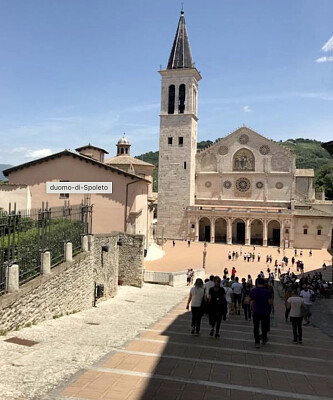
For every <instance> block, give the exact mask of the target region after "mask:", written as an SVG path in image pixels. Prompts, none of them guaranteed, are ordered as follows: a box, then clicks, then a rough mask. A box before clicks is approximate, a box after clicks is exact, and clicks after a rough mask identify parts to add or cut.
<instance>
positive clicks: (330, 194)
mask: <svg viewBox="0 0 333 400" xmlns="http://www.w3.org/2000/svg"><path fill="white" fill-rule="evenodd" d="M314 185H315V188H316V189H324V190H325V196H326V198H327V199H330V200H333V163H332V162H331V163H330V164H325V165H323V166H322V167H320V168H319V170H318V171H317V172H316V174H315V179H314Z"/></svg>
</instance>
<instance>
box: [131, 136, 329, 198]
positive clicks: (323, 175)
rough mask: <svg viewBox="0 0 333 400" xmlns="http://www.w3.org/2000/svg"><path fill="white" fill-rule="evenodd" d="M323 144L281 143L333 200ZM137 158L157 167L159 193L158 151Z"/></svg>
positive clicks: (207, 143) (201, 145) (203, 145)
mask: <svg viewBox="0 0 333 400" xmlns="http://www.w3.org/2000/svg"><path fill="white" fill-rule="evenodd" d="M217 140H219V139H217ZM213 143H214V142H212V141H211V140H206V141H205V140H203V141H201V142H199V143H198V145H197V149H198V151H199V150H202V149H204V148H206V147H209V146H211V145H212V144H213ZM321 143H322V142H319V141H317V140H311V139H302V138H299V139H288V140H286V141H285V142H282V141H280V142H279V144H281V145H282V146H285V147H287V148H288V149H290V150H292V151H293V152H294V153H295V155H296V167H297V168H313V169H314V170H315V180H314V182H315V186H316V187H317V188H324V189H325V192H326V197H327V198H329V199H333V162H332V158H331V156H330V154H329V153H328V151H327V150H325V149H324V148H322V147H321ZM137 158H140V159H141V160H143V161H146V162H149V163H151V164H154V165H155V166H156V168H155V171H154V191H157V176H158V151H155V152H153V151H150V152H148V153H145V154H141V155H140V156H138V157H137Z"/></svg>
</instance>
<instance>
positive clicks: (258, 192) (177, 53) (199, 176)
mask: <svg viewBox="0 0 333 400" xmlns="http://www.w3.org/2000/svg"><path fill="white" fill-rule="evenodd" d="M159 73H160V75H161V77H162V99H161V114H160V139H159V181H158V182H159V183H158V187H159V190H158V216H157V217H158V218H157V231H156V234H157V236H158V237H163V238H169V239H190V240H195V241H198V240H199V241H206V242H212V243H214V242H220V243H227V244H232V243H240V244H244V245H255V244H257V245H263V246H267V245H275V246H280V247H284V248H287V247H298V248H330V247H331V246H332V221H333V218H332V217H333V207H332V202H331V201H327V200H325V197H324V193H321V192H316V191H315V189H314V187H313V178H314V171H313V170H312V169H297V168H296V162H295V155H294V154H293V153H292V152H291V151H290V150H288V149H286V148H284V147H283V146H281V145H280V144H278V143H275V142H274V141H272V140H270V139H268V138H266V137H264V136H262V135H260V134H259V133H257V132H255V131H253V130H252V129H249V128H248V127H246V126H243V127H241V128H239V129H237V130H236V131H234V132H232V133H231V134H229V135H227V136H226V137H224V138H223V139H221V140H219V141H217V142H215V143H214V144H213V145H212V146H210V147H209V148H207V149H205V150H203V151H201V152H200V153H197V121H198V116H197V111H198V100H197V99H198V83H199V81H200V79H201V75H200V73H199V72H198V71H197V69H196V68H195V66H194V64H193V61H192V56H191V50H190V46H189V40H188V35H187V30H186V25H185V18H184V13H183V12H182V13H181V16H180V19H179V23H178V28H177V32H176V36H175V39H174V43H173V46H172V50H171V54H170V57H169V62H168V66H167V68H166V69H165V70H161V71H159Z"/></svg>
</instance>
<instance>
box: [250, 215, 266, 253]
mask: <svg viewBox="0 0 333 400" xmlns="http://www.w3.org/2000/svg"><path fill="white" fill-rule="evenodd" d="M263 231H264V226H263V223H262V221H261V220H260V219H254V220H253V221H252V222H251V244H255V245H258V246H262V245H263Z"/></svg>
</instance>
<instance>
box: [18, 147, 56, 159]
mask: <svg viewBox="0 0 333 400" xmlns="http://www.w3.org/2000/svg"><path fill="white" fill-rule="evenodd" d="M10 152H11V153H15V154H20V155H21V157H24V158H41V157H46V156H50V155H51V154H52V151H51V150H50V149H37V150H33V149H29V148H27V147H14V149H12V150H11V151H10Z"/></svg>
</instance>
